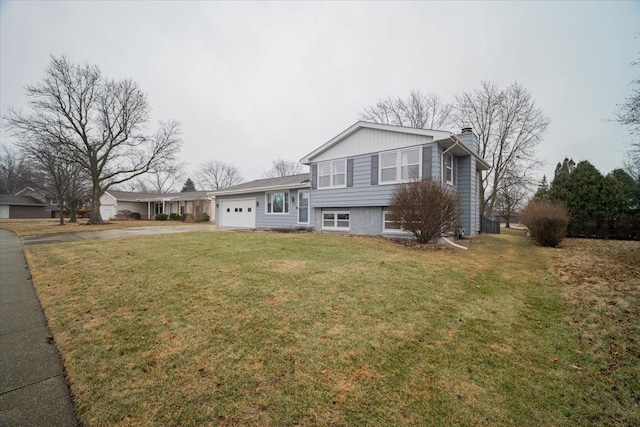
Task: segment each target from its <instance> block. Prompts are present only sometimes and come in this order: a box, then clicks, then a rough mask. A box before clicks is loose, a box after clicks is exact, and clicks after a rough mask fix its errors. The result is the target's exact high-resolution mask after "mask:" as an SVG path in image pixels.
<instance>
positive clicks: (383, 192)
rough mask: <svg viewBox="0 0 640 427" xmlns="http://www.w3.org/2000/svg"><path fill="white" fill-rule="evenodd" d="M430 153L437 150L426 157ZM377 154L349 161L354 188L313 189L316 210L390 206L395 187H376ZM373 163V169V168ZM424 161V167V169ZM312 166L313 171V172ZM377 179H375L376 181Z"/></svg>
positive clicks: (391, 185) (390, 185) (368, 154)
mask: <svg viewBox="0 0 640 427" xmlns="http://www.w3.org/2000/svg"><path fill="white" fill-rule="evenodd" d="M434 145H435V144H428V145H427V147H429V148H430V147H432V146H434ZM429 151H431V152H432V153H433V152H436V151H437V150H425V155H428V154H426V153H428V152H429ZM377 159H378V156H377V154H372V153H367V154H363V155H360V156H356V157H353V158H351V159H349V160H353V187H346V188H327V189H312V190H311V203H312V205H313V207H315V208H333V207H336V206H342V207H364V206H388V205H389V200H391V196H392V195H393V191H394V189H395V187H396V186H395V185H393V184H382V185H374V184H372V180H373V181H374V182H375V181H376V179H377V176H378V174H377V165H376V164H377V161H378V160H377ZM372 163H373V168H372ZM424 164H425V162H424V159H423V167H424ZM313 166H315V165H312V167H311V169H312V170H313ZM431 169H432V174H433V169H435V162H433V154H432V160H431ZM374 178H375V179H374Z"/></svg>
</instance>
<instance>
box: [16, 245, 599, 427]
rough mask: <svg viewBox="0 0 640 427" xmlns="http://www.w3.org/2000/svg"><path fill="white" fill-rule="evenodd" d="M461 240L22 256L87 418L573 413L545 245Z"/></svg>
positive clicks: (215, 421)
mask: <svg viewBox="0 0 640 427" xmlns="http://www.w3.org/2000/svg"><path fill="white" fill-rule="evenodd" d="M468 245H469V248H470V250H469V251H466V252H463V251H459V252H458V251H420V250H412V249H407V248H405V247H402V246H399V245H397V244H395V243H393V242H390V241H388V240H385V239H379V238H366V237H346V236H338V235H322V234H273V233H202V234H189V235H172V236H154V237H140V238H130V239H127V240H118V239H114V240H109V241H100V242H79V243H68V244H61V245H52V246H46V247H45V246H32V247H29V248H27V254H28V258H29V262H30V265H31V267H32V270H33V271H32V273H33V278H34V282H35V283H36V286H37V289H38V293H39V295H40V298H41V300H42V302H43V305H44V307H45V312H46V315H47V317H48V319H49V322H50V325H51V328H52V330H53V333H54V336H55V339H56V342H57V344H58V346H59V348H60V351H61V353H62V357H63V359H64V363H65V366H66V368H67V371H68V373H69V377H70V381H71V388H72V390H73V392H74V394H75V396H76V399H77V406H78V408H79V412H80V417H81V419H82V421H83V423H85V424H86V425H105V424H106V425H159V424H162V425H227V426H230V425H243V426H244V425H260V426H262V425H273V426H284V425H344V426H346V425H349V426H353V425H380V426H388V425H492V426H493V425H540V424H546V425H561V424H565V425H567V424H569V425H570V424H575V425H579V424H580V422H579V421H581V419H580V418H575V414H574V413H573V410H574V409H575V408H580V409H585V408H584V405H581V403H580V402H581V401H582V398H583V390H582V389H581V387H582V382H581V378H579V377H578V376H577V375H576V370H575V369H574V368H573V367H572V366H571V365H572V363H574V362H573V361H572V360H571V356H573V355H574V354H575V350H576V349H577V343H574V342H573V341H572V338H573V335H572V333H573V332H572V331H571V330H569V331H568V330H567V327H566V323H565V313H566V312H565V310H566V308H567V305H568V304H569V303H567V302H566V301H565V299H563V297H562V290H561V289H560V288H559V287H558V286H557V285H556V280H555V278H554V276H553V275H552V274H551V273H550V269H551V267H550V265H549V264H547V262H546V259H547V254H548V253H547V252H546V250H545V249H543V248H539V247H536V246H534V245H532V244H531V243H530V242H529V240H528V239H525V238H519V237H516V236H506V235H500V236H483V237H482V238H479V239H473V240H471V241H469V243H468ZM154 248H155V249H154ZM587 406H588V405H587ZM588 408H591V409H593V408H595V406H588ZM598 409H599V407H598Z"/></svg>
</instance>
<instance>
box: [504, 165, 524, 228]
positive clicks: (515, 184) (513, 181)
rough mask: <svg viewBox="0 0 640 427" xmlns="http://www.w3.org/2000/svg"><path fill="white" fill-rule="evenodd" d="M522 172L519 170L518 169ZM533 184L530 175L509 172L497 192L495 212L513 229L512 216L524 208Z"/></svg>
mask: <svg viewBox="0 0 640 427" xmlns="http://www.w3.org/2000/svg"><path fill="white" fill-rule="evenodd" d="M516 169H517V170H518V171H520V169H519V168H516ZM532 185H533V182H532V181H531V179H530V178H529V175H528V174H526V173H525V174H523V173H515V172H514V171H507V173H506V174H505V177H504V179H503V180H502V183H501V184H500V188H499V189H498V191H497V196H496V202H495V212H496V213H497V214H498V215H500V216H501V217H502V218H504V220H505V221H506V225H505V226H506V227H507V228H511V216H512V215H513V214H514V213H516V212H517V211H518V210H519V209H521V208H522V207H523V206H524V202H525V201H526V200H527V198H528V196H529V193H530V189H531V186H532Z"/></svg>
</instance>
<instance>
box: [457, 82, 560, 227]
mask: <svg viewBox="0 0 640 427" xmlns="http://www.w3.org/2000/svg"><path fill="white" fill-rule="evenodd" d="M455 101H456V102H455V106H454V108H455V114H454V118H455V121H456V123H457V125H458V127H469V126H470V127H472V128H473V129H474V131H475V132H476V134H477V136H478V140H479V151H480V155H481V156H482V158H484V159H485V160H486V161H488V162H489V163H490V164H491V169H489V170H488V171H487V173H486V174H484V175H483V177H482V185H481V187H480V212H482V213H483V215H485V216H489V215H490V214H491V212H492V211H493V207H494V204H495V201H496V197H497V195H498V191H499V190H500V188H502V183H503V181H504V179H505V177H506V176H507V174H508V173H517V174H518V175H523V174H526V173H529V172H530V171H531V170H533V169H535V168H537V167H538V166H540V165H541V164H542V162H541V160H539V159H538V158H537V156H536V147H537V146H538V145H539V144H540V142H542V137H543V135H544V132H545V131H546V129H547V127H548V126H549V123H550V119H549V118H548V117H547V116H545V115H544V113H543V112H542V110H541V109H540V108H538V107H537V106H536V104H535V102H534V100H533V97H532V96H531V94H530V93H529V91H528V90H526V89H525V88H523V87H522V86H520V85H519V84H518V83H513V84H512V85H510V86H509V87H507V88H506V89H500V88H499V87H498V86H497V85H496V84H494V83H490V82H482V87H481V88H480V90H476V91H474V92H464V93H462V94H461V95H457V96H456V97H455Z"/></svg>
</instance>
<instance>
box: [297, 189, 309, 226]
mask: <svg viewBox="0 0 640 427" xmlns="http://www.w3.org/2000/svg"><path fill="white" fill-rule="evenodd" d="M298 224H309V190H298Z"/></svg>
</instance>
